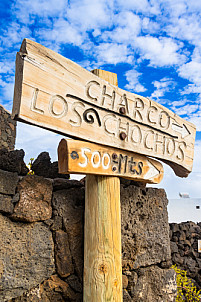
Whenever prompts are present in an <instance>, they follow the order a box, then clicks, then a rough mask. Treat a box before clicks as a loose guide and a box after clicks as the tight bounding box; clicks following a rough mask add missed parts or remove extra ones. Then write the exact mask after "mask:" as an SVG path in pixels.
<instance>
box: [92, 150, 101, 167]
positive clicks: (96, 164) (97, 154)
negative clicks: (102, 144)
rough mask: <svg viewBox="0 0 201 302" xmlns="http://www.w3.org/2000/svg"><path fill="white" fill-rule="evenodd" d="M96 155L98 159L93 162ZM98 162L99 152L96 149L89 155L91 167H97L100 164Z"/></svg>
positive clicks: (99, 160)
mask: <svg viewBox="0 0 201 302" xmlns="http://www.w3.org/2000/svg"><path fill="white" fill-rule="evenodd" d="M97 157H98V161H97V162H95V159H96V158H97ZM100 162H101V156H100V153H99V152H98V151H95V152H93V153H92V156H91V164H92V166H93V168H98V167H99V166H100Z"/></svg>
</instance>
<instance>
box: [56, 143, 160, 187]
mask: <svg viewBox="0 0 201 302" xmlns="http://www.w3.org/2000/svg"><path fill="white" fill-rule="evenodd" d="M58 159H59V161H58V165H59V173H63V174H67V173H70V174H71V173H76V174H93V175H106V176H120V177H124V178H128V179H133V180H138V181H142V182H146V183H159V182H160V181H161V180H162V178H163V173H164V171H163V166H162V165H161V163H159V162H158V161H156V160H153V159H151V158H147V157H146V156H143V155H139V154H136V153H133V152H128V151H123V150H122V151H121V150H118V149H114V148H107V147H104V146H100V145H97V144H92V143H88V142H83V141H78V140H71V139H62V140H61V141H60V143H59V147H58Z"/></svg>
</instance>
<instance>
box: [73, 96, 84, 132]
mask: <svg viewBox="0 0 201 302" xmlns="http://www.w3.org/2000/svg"><path fill="white" fill-rule="evenodd" d="M77 108H85V105H84V104H83V103H82V102H75V103H73V104H72V112H73V113H75V116H76V117H77V121H76V120H72V118H71V119H70V121H69V122H70V124H71V125H72V126H74V127H80V126H81V124H82V116H81V114H80V113H79V112H78V110H77Z"/></svg>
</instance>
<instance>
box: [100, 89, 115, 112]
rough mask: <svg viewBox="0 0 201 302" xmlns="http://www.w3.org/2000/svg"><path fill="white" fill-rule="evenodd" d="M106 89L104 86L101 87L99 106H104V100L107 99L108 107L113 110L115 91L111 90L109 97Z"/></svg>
mask: <svg viewBox="0 0 201 302" xmlns="http://www.w3.org/2000/svg"><path fill="white" fill-rule="evenodd" d="M106 89H107V87H106V85H103V92H102V100H101V104H102V105H103V106H104V105H106V104H105V100H106V98H108V99H109V104H108V105H109V106H111V107H112V108H113V107H114V101H115V95H116V93H115V90H113V91H112V95H110V94H108V93H106Z"/></svg>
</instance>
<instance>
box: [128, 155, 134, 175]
mask: <svg viewBox="0 0 201 302" xmlns="http://www.w3.org/2000/svg"><path fill="white" fill-rule="evenodd" d="M128 163H129V170H130V172H131V173H132V174H135V173H136V169H133V166H134V167H135V166H136V162H135V161H133V156H131V159H130V160H129V161H128Z"/></svg>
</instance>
